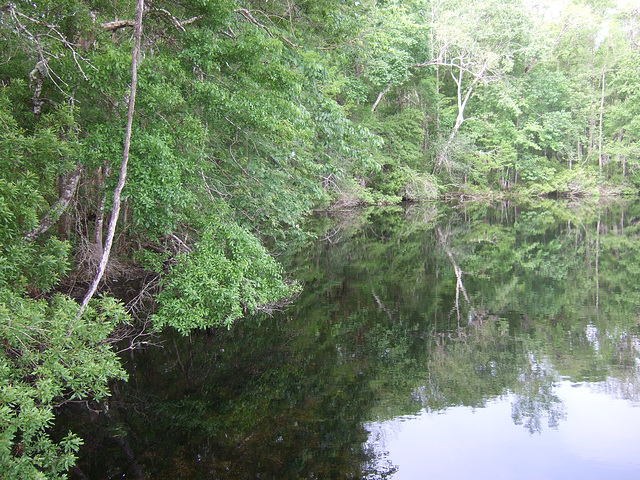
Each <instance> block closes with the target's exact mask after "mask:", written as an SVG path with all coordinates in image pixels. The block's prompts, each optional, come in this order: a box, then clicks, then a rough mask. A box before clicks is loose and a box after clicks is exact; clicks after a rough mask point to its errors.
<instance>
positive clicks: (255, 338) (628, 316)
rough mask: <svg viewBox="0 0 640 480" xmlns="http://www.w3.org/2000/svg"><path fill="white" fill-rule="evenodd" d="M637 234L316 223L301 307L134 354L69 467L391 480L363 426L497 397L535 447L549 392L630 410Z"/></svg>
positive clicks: (434, 212) (485, 209) (466, 223)
mask: <svg viewBox="0 0 640 480" xmlns="http://www.w3.org/2000/svg"><path fill="white" fill-rule="evenodd" d="M624 209H626V210H625V211H626V214H625V215H623V214H622V211H623V210H624ZM639 218H640V205H639V204H633V205H630V206H622V205H617V204H611V205H603V206H600V205H594V204H592V205H583V206H582V207H578V206H575V205H572V204H566V203H565V204H560V203H553V202H551V203H550V202H544V203H538V204H531V205H520V206H517V207H516V206H514V205H510V204H501V205H498V206H490V205H478V204H474V205H461V206H458V207H455V208H453V207H451V206H447V205H439V206H438V208H437V209H436V207H435V206H434V205H431V206H428V207H425V208H424V209H423V210H421V211H420V210H419V209H416V208H412V209H411V210H410V211H407V212H404V211H403V210H402V209H398V208H395V209H393V210H391V211H387V212H384V211H381V210H369V211H368V212H366V215H364V216H358V217H348V216H342V217H340V218H332V217H330V216H323V217H316V219H315V221H316V226H315V228H316V236H317V238H318V239H321V240H316V241H314V242H311V241H309V240H308V239H305V240H301V241H304V242H305V243H301V244H300V245H298V246H297V247H296V248H294V247H292V248H290V249H289V250H288V251H287V252H283V253H282V255H281V256H280V257H279V259H280V261H281V262H283V263H284V264H285V266H286V267H287V268H286V269H287V270H288V271H289V272H291V275H292V276H294V277H295V278H296V279H298V280H299V281H301V282H303V283H304V285H305V289H304V292H303V294H302V295H301V296H300V297H299V298H298V299H297V300H296V302H295V304H294V305H293V306H292V307H290V308H289V309H288V310H287V311H286V312H284V313H282V314H278V315H275V316H274V317H255V318H253V319H250V320H247V321H245V322H241V323H238V324H237V325H235V326H234V327H233V329H232V330H231V331H221V330H218V331H209V332H202V333H198V334H193V335H192V336H191V337H186V338H185V337H179V336H174V335H171V334H167V336H166V338H165V341H164V348H162V349H149V350H148V351H146V352H142V353H137V354H135V355H134V358H132V361H131V362H130V365H129V367H130V368H129V369H130V372H131V375H130V378H131V380H130V382H129V384H123V385H120V386H119V388H118V390H117V392H118V393H117V394H116V395H115V396H114V398H113V399H112V400H111V405H110V407H111V408H110V411H111V412H115V413H113V414H112V416H111V419H107V420H104V419H103V421H102V423H100V422H96V421H95V420H93V421H92V423H87V422H85V428H87V429H88V428H92V429H93V430H92V431H91V432H81V433H84V435H83V436H84V438H92V439H93V440H92V441H90V442H88V445H87V447H85V449H84V450H83V456H82V457H81V459H80V462H79V465H80V467H81V468H82V469H83V471H85V473H86V474H87V476H89V477H90V478H106V477H107V476H111V477H114V476H119V475H123V474H127V475H132V472H131V470H128V469H127V467H126V465H127V463H128V460H127V458H126V455H125V454H124V453H123V449H122V448H120V447H118V445H116V444H115V442H114V441H113V438H114V437H115V436H116V435H120V436H122V435H125V436H127V437H128V438H129V439H130V441H129V442H128V444H129V446H130V449H131V452H130V453H131V454H132V455H133V456H134V458H135V460H136V462H137V464H138V465H140V468H141V469H142V470H143V471H144V472H145V473H146V474H148V475H150V476H151V477H152V478H211V477H212V476H213V477H214V478H224V479H240V478H388V477H390V476H391V475H392V473H393V465H391V464H389V463H385V462H384V458H382V459H381V458H378V456H379V453H376V452H375V451H374V450H372V449H371V448H370V445H369V446H368V443H367V438H368V436H369V432H368V431H367V430H366V428H365V424H366V422H371V421H380V420H385V419H390V418H393V417H397V416H402V415H409V414H415V413H417V412H419V411H421V410H422V409H427V410H429V411H438V410H443V409H446V408H449V407H452V406H456V405H464V406H471V407H482V406H484V405H486V404H487V402H488V401H490V400H491V399H494V398H497V397H501V396H508V397H509V398H512V399H513V403H512V418H513V421H514V422H515V423H516V424H519V425H522V426H523V427H524V428H526V429H527V430H528V431H529V432H531V433H535V432H540V431H541V430H542V429H543V428H545V426H546V427H550V428H555V427H557V426H558V425H559V423H560V422H561V420H562V419H563V418H564V415H565V413H564V408H563V405H562V404H561V402H560V400H559V399H558V397H557V396H556V395H555V393H554V388H555V385H556V382H557V381H558V378H560V377H562V378H568V379H571V380H572V381H575V382H584V381H594V380H598V381H605V380H606V383H603V384H602V385H604V386H606V388H609V389H610V390H611V391H614V390H615V391H617V392H618V393H617V394H618V395H621V396H624V398H630V399H634V400H637V399H638V398H639V397H638V391H640V386H639V385H640V382H638V377H639V369H638V345H639V344H638V340H637V339H638V338H639V337H638V334H639V333H640V332H639V331H638V330H639V327H638V324H639V323H640V322H639V321H638V306H639V305H640V289H639V288H638V287H637V279H638V278H640V241H638V240H639V238H638V236H639V235H640V222H639V221H638V220H639ZM310 228H314V226H313V225H312V226H311V227H310ZM596 341H597V348H596ZM74 413H75V412H74ZM105 455H106V456H108V459H107V458H105ZM381 460H382V461H381ZM107 471H108V472H107ZM105 472H106V473H105Z"/></svg>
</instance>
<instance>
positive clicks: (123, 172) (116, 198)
mask: <svg viewBox="0 0 640 480" xmlns="http://www.w3.org/2000/svg"><path fill="white" fill-rule="evenodd" d="M143 11H144V0H138V11H137V14H136V23H135V26H134V31H133V36H134V39H135V45H134V47H133V53H132V54H131V94H130V96H129V111H128V113H127V130H126V133H125V137H124V152H123V155H122V165H121V166H120V177H119V178H118V184H117V185H116V189H115V191H114V192H113V210H112V212H111V219H110V220H109V228H108V230H107V238H106V240H105V243H104V249H103V250H102V257H101V258H100V265H99V267H98V272H97V273H96V275H95V277H94V278H93V281H92V282H91V286H90V287H89V290H88V291H87V293H86V295H85V296H84V299H83V300H82V305H81V306H80V311H79V312H78V318H80V317H81V316H82V314H83V313H84V311H85V309H86V308H87V305H88V304H89V301H90V300H91V298H93V295H94V294H95V293H96V290H97V289H98V285H99V284H100V281H101V280H102V277H103V276H104V272H105V270H106V268H107V263H108V262H109V254H110V253H111V246H112V245H113V237H114V236H115V233H116V224H117V223H118V217H119V215H120V205H121V194H122V189H123V188H124V184H125V182H126V179H127V164H128V162H129V147H130V145H131V130H132V127H133V115H134V112H135V105H136V88H137V84H138V57H139V56H140V40H141V38H142V13H143Z"/></svg>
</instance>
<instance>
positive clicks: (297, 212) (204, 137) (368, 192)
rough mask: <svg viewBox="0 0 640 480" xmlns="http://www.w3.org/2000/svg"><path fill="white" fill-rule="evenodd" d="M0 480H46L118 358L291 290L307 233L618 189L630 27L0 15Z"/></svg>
mask: <svg viewBox="0 0 640 480" xmlns="http://www.w3.org/2000/svg"><path fill="white" fill-rule="evenodd" d="M0 42H1V49H2V51H3V52H5V53H4V55H3V56H2V59H1V61H0V86H1V89H0V122H1V126H2V131H1V132H0V151H1V152H2V153H1V154H0V222H1V227H0V340H1V341H2V347H1V349H2V350H1V354H0V476H3V477H4V478H25V479H26V478H42V479H44V478H51V479H55V478H65V475H66V472H67V471H68V470H69V469H70V468H71V467H72V466H73V465H74V462H75V460H76V454H77V451H78V449H79V447H80V445H81V443H82V439H81V438H80V437H79V436H77V435H75V434H74V433H72V432H69V433H68V434H67V435H66V436H62V437H60V436H59V435H58V436H56V435H51V428H52V426H53V425H54V420H55V415H56V411H57V409H59V408H60V407H62V406H64V405H68V404H82V405H86V407H87V408H89V409H94V410H100V405H101V401H102V400H104V399H105V398H106V397H107V396H108V395H109V385H110V382H112V381H114V380H125V379H126V377H127V375H126V373H125V370H124V369H123V367H122V364H121V362H120V360H119V355H120V354H122V352H124V351H126V350H130V349H136V348H140V347H142V346H145V345H146V344H147V343H149V342H150V341H152V339H153V336H154V334H155V333H156V332H159V331H160V330H162V329H165V328H168V329H175V330H177V331H178V332H180V333H182V334H184V335H189V334H190V332H194V331H197V330H203V329H209V328H215V327H222V328H225V327H226V328H228V327H231V326H232V324H233V323H234V322H236V321H239V320H240V319H241V318H242V317H243V316H245V315H247V314H249V313H254V312H267V313H268V312H271V311H274V310H276V309H280V308H282V307H283V306H284V305H285V304H286V303H287V302H288V301H290V299H291V298H292V297H294V296H295V295H296V293H297V292H298V291H299V290H300V289H301V288H302V286H301V285H300V284H298V283H296V279H295V277H292V276H291V275H290V272H285V271H284V270H283V268H282V267H281V265H280V264H279V263H278V262H277V256H276V254H277V253H278V252H281V251H282V250H283V249H285V248H286V247H287V245H288V242H291V241H301V240H302V239H304V238H311V237H312V233H311V232H309V231H307V229H306V228H305V219H306V218H307V217H308V216H310V215H311V214H312V213H313V212H314V211H318V210H323V211H344V210H348V209H354V208H357V207H359V206H365V205H366V206H376V207H382V206H385V205H394V204H399V203H401V202H416V203H424V202H433V201H438V200H443V199H457V200H464V201H473V202H479V201H484V200H490V199H504V198H531V197H548V198H573V199H580V198H586V197H591V198H598V197H601V196H612V195H637V192H638V188H639V185H640V160H639V155H638V153H639V150H640V149H639V145H640V144H639V143H638V140H640V122H639V120H638V118H640V117H638V110H639V109H640V68H638V67H639V66H640V48H639V47H640V5H638V4H637V3H636V2H634V1H627V2H624V1H618V2H616V1H608V0H567V1H562V2H559V1H551V0H539V1H538V0H507V1H498V0H467V1H464V2H463V1H460V0H431V1H429V0H406V1H393V0H298V1H294V0H120V1H117V0H37V1H36V0H15V1H14V2H12V3H5V4H0Z"/></svg>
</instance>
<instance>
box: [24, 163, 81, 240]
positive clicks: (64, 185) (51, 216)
mask: <svg viewBox="0 0 640 480" xmlns="http://www.w3.org/2000/svg"><path fill="white" fill-rule="evenodd" d="M81 173H82V168H81V167H77V168H76V169H75V170H72V171H70V172H67V173H65V174H64V175H63V176H62V179H61V180H60V182H61V183H60V198H59V199H58V201H57V202H56V203H55V204H54V205H53V206H52V207H51V209H50V210H49V212H48V213H47V214H46V215H45V216H44V218H43V219H42V220H40V224H39V225H38V227H37V228H35V229H33V230H31V231H30V232H29V233H27V234H26V235H25V236H24V241H25V242H33V241H34V240H35V239H36V238H38V237H39V236H40V235H42V234H43V233H44V232H46V231H47V230H49V229H50V228H51V226H52V225H53V224H54V223H56V222H57V221H58V219H59V218H60V216H61V215H62V214H63V213H64V211H65V210H66V209H67V207H68V206H69V202H71V199H72V198H73V195H74V194H75V193H76V188H77V186H78V181H79V180H80V174H81Z"/></svg>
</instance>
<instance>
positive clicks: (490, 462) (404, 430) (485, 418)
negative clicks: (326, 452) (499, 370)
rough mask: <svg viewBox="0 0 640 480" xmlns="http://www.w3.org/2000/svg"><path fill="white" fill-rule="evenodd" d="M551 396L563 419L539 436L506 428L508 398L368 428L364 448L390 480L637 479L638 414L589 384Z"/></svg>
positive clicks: (567, 386) (562, 386)
mask: <svg viewBox="0 0 640 480" xmlns="http://www.w3.org/2000/svg"><path fill="white" fill-rule="evenodd" d="M554 391H555V395H557V398H558V400H557V401H558V403H559V404H561V405H563V406H564V409H565V410H566V411H567V412H569V414H568V415H565V416H564V418H563V420H562V425H561V426H559V425H550V428H546V429H541V430H540V432H539V433H540V434H536V435H530V434H529V433H527V432H526V431H525V430H524V429H522V428H519V427H518V426H517V425H515V424H514V423H513V422H512V421H511V418H510V411H513V409H514V404H515V403H517V402H518V399H517V397H516V396H515V395H512V394H508V395H504V396H502V397H499V398H495V399H493V400H491V401H489V402H488V403H487V404H486V405H485V406H484V407H483V408H481V409H474V408H470V407H452V408H450V409H447V410H446V411H439V412H427V411H422V412H420V413H419V414H418V415H414V416H409V417H399V418H396V419H393V420H388V421H385V422H374V423H370V424H368V425H367V428H368V430H369V431H370V436H369V442H370V447H371V448H372V449H373V450H374V451H375V452H376V454H377V456H378V458H380V459H385V461H386V462H390V463H392V464H395V465H397V466H399V468H398V470H397V472H396V473H395V475H394V476H393V479H394V480H402V479H415V478H428V477H429V478H438V479H443V480H446V479H460V478H474V479H479V480H482V479H492V480H494V479H500V478H504V479H523V480H524V479H550V478H558V479H560V478H580V479H602V478H616V479H637V478H638V473H639V472H640V458H639V457H638V455H637V451H638V447H637V441H638V431H640V409H638V408H635V407H634V405H632V404H631V403H630V402H628V401H625V400H622V399H615V398H612V397H611V396H609V395H607V394H605V393H602V392H600V391H599V387H598V385H594V384H588V383H583V384H574V383H572V382H570V381H567V380H564V381H561V382H559V383H558V384H557V385H556V387H555V388H554Z"/></svg>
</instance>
